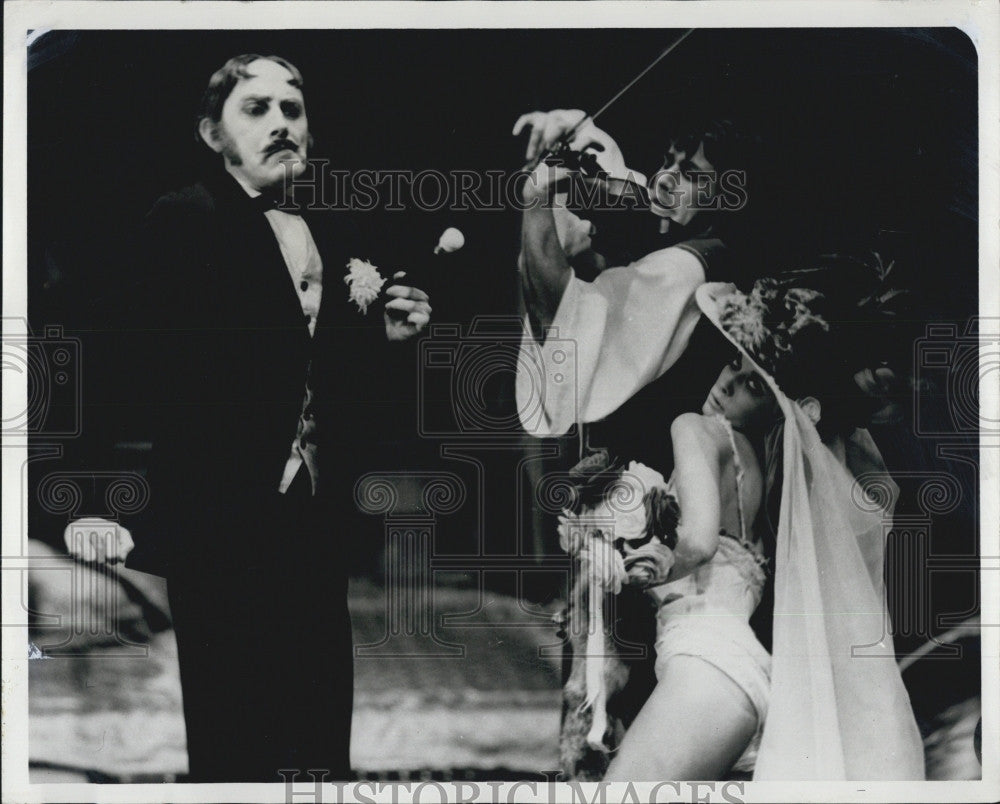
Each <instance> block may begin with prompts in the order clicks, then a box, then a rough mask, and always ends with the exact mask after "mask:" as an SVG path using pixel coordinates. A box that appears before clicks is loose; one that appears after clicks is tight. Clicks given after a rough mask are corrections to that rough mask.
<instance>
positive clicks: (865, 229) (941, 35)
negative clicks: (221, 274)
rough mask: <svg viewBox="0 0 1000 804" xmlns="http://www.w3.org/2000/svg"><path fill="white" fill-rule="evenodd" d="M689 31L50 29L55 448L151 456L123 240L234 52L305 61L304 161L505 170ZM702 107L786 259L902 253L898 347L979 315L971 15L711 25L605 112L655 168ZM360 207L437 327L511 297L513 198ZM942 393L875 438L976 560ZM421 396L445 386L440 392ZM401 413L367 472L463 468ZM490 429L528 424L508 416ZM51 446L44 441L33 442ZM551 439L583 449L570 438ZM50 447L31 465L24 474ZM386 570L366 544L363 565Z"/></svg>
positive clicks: (498, 381) (48, 186) (640, 161)
mask: <svg viewBox="0 0 1000 804" xmlns="http://www.w3.org/2000/svg"><path fill="white" fill-rule="evenodd" d="M679 33H680V31H670V30H571V31H570V30H567V31H562V30H530V31H524V30H465V31H401V30H391V31H385V30H375V31H266V32H257V31H246V32H223V31H220V32H203V31H177V32H160V31H116V32H100V31H95V32H54V33H49V34H46V35H44V36H42V37H41V38H40V39H39V40H38V41H37V42H36V43H35V44H34V45H33V46H32V48H31V51H30V53H29V68H30V72H29V80H28V154H27V159H28V260H29V262H28V271H29V277H28V280H29V297H28V303H29V319H30V322H31V325H32V327H33V329H34V331H35V332H41V331H42V329H43V327H44V326H46V325H50V324H59V325H62V326H63V327H64V331H65V332H66V334H68V335H71V336H73V337H79V338H80V339H81V341H82V350H83V351H82V365H81V367H80V376H81V378H82V381H83V404H84V407H83V432H82V435H81V436H80V437H79V438H75V439H70V440H64V441H60V442H59V443H61V444H62V445H63V447H64V457H63V460H62V463H63V465H65V466H78V467H80V468H83V469H93V468H95V467H96V468H101V469H108V468H138V469H140V470H141V469H142V468H143V465H144V455H145V452H144V449H143V447H142V444H143V442H144V440H147V439H148V431H147V424H146V423H144V422H142V421H141V420H139V419H138V418H137V417H136V416H135V415H134V411H133V409H132V408H131V407H130V406H129V404H128V398H129V396H128V393H127V392H126V391H127V388H126V387H123V386H127V385H128V384H130V383H132V382H143V381H145V382H152V383H154V384H155V381H156V367H155V366H148V367H145V369H144V370H143V371H142V372H141V373H142V375H143V376H141V377H137V376H135V375H131V376H130V377H123V376H122V374H123V373H122V370H121V367H122V366H123V365H134V364H135V363H136V361H137V357H140V358H141V356H136V355H135V354H132V353H130V344H129V342H128V338H127V337H125V336H124V335H123V334H122V333H121V331H120V330H119V328H118V327H117V325H116V322H118V321H120V320H121V316H122V314H123V312H127V309H128V305H129V292H130V289H131V288H132V286H133V285H134V284H135V283H136V281H137V277H140V276H141V273H142V271H143V266H142V265H141V264H137V263H136V262H135V261H134V260H133V259H132V255H131V253H130V249H129V237H130V234H129V233H130V232H133V231H134V230H135V229H136V228H137V227H138V226H139V225H140V223H141V221H142V218H143V215H144V214H145V213H146V211H147V210H148V209H149V208H150V207H151V205H152V203H153V202H154V200H155V199H156V198H157V197H158V196H159V195H161V194H163V193H164V192H166V191H169V190H173V189H177V188H179V187H182V186H184V185H186V184H189V183H191V182H192V181H194V180H196V178H197V176H198V172H199V168H200V166H201V165H203V164H204V160H206V159H208V158H210V157H214V158H216V159H217V158H218V157H215V156H214V155H213V154H209V153H208V151H207V149H206V148H205V147H204V146H203V145H202V144H201V143H200V142H197V141H196V140H195V120H194V114H195V110H196V107H197V104H198V100H199V98H200V95H201V92H202V90H203V88H204V86H205V84H206V83H207V80H208V77H209V76H210V75H211V73H212V72H213V71H214V70H215V69H217V68H218V67H220V66H221V65H222V64H223V63H224V62H225V60H226V59H227V58H229V57H230V56H233V55H236V54H238V53H244V52H256V53H260V54H264V55H267V54H278V55H282V56H284V57H286V58H288V59H289V60H290V61H292V62H293V63H294V64H296V65H297V66H298V67H299V68H300V69H301V71H302V73H303V75H304V77H305V86H304V92H305V97H306V105H307V112H308V115H309V122H310V130H311V132H312V134H313V135H314V137H315V146H314V148H313V151H312V155H314V156H325V157H328V158H329V159H330V160H331V161H332V163H333V164H334V166H336V167H338V168H342V169H359V168H367V169H373V170H387V169H410V170H420V169H425V168H434V169H439V170H449V169H470V170H480V171H485V170H506V171H512V170H515V169H516V168H517V167H518V166H519V165H520V163H521V161H522V156H523V148H524V140H523V138H522V139H520V140H515V139H514V138H513V137H511V136H510V131H511V127H512V125H513V123H514V121H515V120H516V119H517V117H518V116H519V115H520V114H521V113H523V112H526V111H530V110H534V109H551V108H582V109H585V110H588V111H594V110H596V109H597V108H599V107H600V106H601V105H602V104H603V103H604V101H605V100H607V99H608V98H609V97H610V96H611V95H613V94H614V93H615V92H616V91H617V90H618V89H619V88H621V86H623V85H624V84H625V83H626V82H627V81H628V80H629V79H631V78H632V76H634V75H635V74H636V73H638V72H639V70H641V69H642V68H643V67H644V66H645V65H646V64H647V63H648V62H650V61H651V60H652V59H653V58H654V57H655V56H656V55H657V54H658V53H659V52H660V51H661V50H662V49H663V48H664V47H665V46H666V45H667V44H668V43H669V42H670V41H672V40H673V39H674V38H675V37H676V36H677V35H678V34H679ZM704 108H710V109H713V110H717V113H718V114H719V116H728V117H732V118H734V119H736V120H738V121H740V123H741V125H742V126H743V127H745V128H747V129H748V130H753V131H757V132H759V133H760V134H761V136H762V138H763V140H764V142H765V144H766V147H767V151H768V157H769V158H768V160H767V166H768V167H767V175H766V177H765V178H766V184H767V186H768V187H769V188H770V190H769V195H768V196H767V207H766V224H767V230H766V231H767V241H768V243H770V244H771V245H774V246H775V249H774V253H775V254H776V255H778V254H781V255H784V254H787V255H790V256H788V257H787V259H789V260H802V259H807V257H808V255H809V254H812V253H820V252H823V251H829V250H867V249H872V248H874V249H876V250H879V251H880V253H882V254H883V257H885V258H886V259H887V261H888V259H896V260H897V263H898V271H897V277H898V281H901V282H903V283H905V284H907V285H908V286H910V287H911V288H913V289H914V290H915V291H916V292H917V296H918V298H919V299H920V300H922V305H923V306H922V307H921V308H919V309H920V313H919V314H918V315H915V316H914V318H913V320H912V321H909V322H906V323H908V324H909V325H910V328H911V330H912V333H911V335H910V341H909V344H911V345H912V343H913V338H915V337H917V336H919V335H920V334H922V333H923V329H924V326H925V324H926V323H927V322H928V321H932V320H939V321H945V322H957V325H958V327H959V329H960V331H962V330H964V327H965V322H966V321H967V319H968V318H969V317H970V316H972V315H975V313H976V311H977V308H978V297H977V277H978V273H977V271H978V268H977V226H978V223H977V198H978V154H977V143H978V120H977V67H976V54H975V51H974V48H973V46H972V44H971V43H970V42H969V40H968V39H967V37H965V35H964V34H962V33H961V32H959V31H957V30H954V29H921V30H862V29H842V30H797V29H781V30H770V29H762V30H700V31H697V32H695V34H694V35H692V36H691V37H690V38H689V39H688V40H686V41H685V42H684V43H683V44H682V45H681V46H680V47H679V48H678V49H677V50H676V51H675V52H674V53H672V54H671V55H670V56H669V57H668V58H667V59H666V60H665V61H664V62H662V63H661V64H660V65H658V66H657V67H656V68H655V69H654V70H653V71H652V72H651V73H650V74H649V75H648V76H646V78H644V79H643V80H642V81H641V82H640V83H639V84H638V85H637V86H636V87H634V88H633V89H632V90H631V91H630V92H629V93H628V94H626V95H625V96H624V97H623V98H622V99H621V100H620V101H618V102H617V103H616V104H615V105H614V106H613V107H612V108H611V109H610V110H609V111H608V112H607V113H606V114H604V115H603V116H602V117H601V118H600V120H599V121H598V124H599V125H600V126H601V127H602V128H605V129H606V130H607V131H609V132H610V133H612V134H613V135H614V136H615V137H616V139H617V140H618V142H619V144H620V145H621V146H622V149H623V151H624V152H625V154H626V157H627V159H628V161H629V164H630V165H632V166H634V167H636V168H638V169H641V170H645V171H647V172H652V171H653V170H655V169H656V168H657V167H658V166H659V164H660V159H661V156H662V153H663V146H664V142H663V137H664V132H665V131H666V130H667V129H668V128H670V127H671V123H674V124H676V120H677V119H678V118H683V117H685V116H686V115H690V114H691V113H692V112H693V111H697V110H699V109H704ZM758 211H759V210H758ZM365 217H366V218H367V221H366V223H367V224H369V225H370V226H371V228H372V229H373V231H376V232H384V233H385V234H384V235H383V237H384V238H385V239H386V240H388V241H389V242H390V245H391V246H392V247H393V248H394V249H395V253H396V254H397V255H398V259H399V267H406V266H408V265H410V264H411V263H412V264H413V265H419V266H422V269H423V272H424V273H423V274H422V275H421V278H422V280H423V281H424V284H426V285H427V286H428V287H429V289H430V290H431V292H432V295H433V302H434V308H435V313H434V320H435V322H436V323H446V322H459V323H461V324H462V325H463V326H468V324H469V323H470V322H471V321H472V319H473V318H474V317H475V316H479V315H484V314H485V315H510V314H512V313H514V312H515V311H516V296H515V290H516V287H515V284H514V274H513V268H514V260H515V257H516V253H517V247H518V243H517V236H518V216H517V212H516V211H515V210H511V209H507V210H502V211H489V212H478V213H476V212H454V213H452V212H448V211H447V210H444V211H439V212H433V213H427V212H420V211H417V210H414V209H410V210H408V211H406V212H401V213H400V212H395V213H390V212H385V211H382V210H375V211H372V212H371V213H368V214H367V215H366V216H365ZM448 225H455V226H458V227H459V228H460V229H461V230H462V231H463V232H464V233H465V236H466V239H467V246H466V247H465V249H463V250H462V251H461V252H459V253H458V254H456V255H453V257H450V258H448V260H447V261H445V262H442V261H440V260H439V261H438V263H437V264H436V265H433V264H431V265H425V263H427V262H428V261H427V259H426V255H427V254H428V253H429V251H430V249H431V248H432V246H433V245H434V243H435V242H436V240H437V237H438V234H439V233H440V232H441V230H442V229H443V228H444V227H445V226H448ZM779 247H780V248H779ZM766 253H768V254H770V253H771V252H770V251H768V252H766ZM774 259H785V257H780V258H779V257H775V258H774ZM773 267H774V268H775V269H780V268H784V267H789V266H788V265H774V266H773ZM192 292H194V293H196V292H197V289H196V288H193V289H192ZM363 358H364V356H359V359H363ZM511 379H512V373H511V371H510V367H509V366H508V367H506V368H505V367H502V366H501V367H500V368H499V369H498V370H497V372H496V373H495V375H493V376H491V377H489V378H488V382H487V384H486V395H487V398H488V399H489V403H488V404H489V405H490V406H491V410H493V411H494V412H496V414H497V418H498V420H499V419H502V418H503V415H504V414H505V413H506V414H509V413H510V411H511V409H512V407H511V406H512V401H511V394H512V384H511ZM932 390H935V387H933V386H932ZM947 394H948V387H947V381H946V380H941V381H940V383H939V385H938V386H936V391H935V393H932V394H931V395H930V396H929V397H928V398H929V400H930V401H929V402H928V401H926V400H925V404H928V405H930V410H931V415H933V416H934V417H937V420H938V421H939V422H940V423H941V428H939V429H943V430H945V431H948V432H949V433H950V434H949V435H947V436H946V437H940V438H937V439H934V438H915V437H914V436H913V435H912V433H913V428H912V424H911V422H910V421H909V420H907V421H906V422H905V423H904V424H903V425H901V426H897V427H895V428H892V427H890V428H886V429H885V430H884V432H883V433H881V436H882V441H881V442H880V443H882V444H883V447H884V449H885V451H886V455H887V458H888V460H889V463H890V467H891V468H895V469H906V470H908V471H947V472H950V473H952V474H953V475H954V476H955V477H958V478H959V479H960V481H961V483H962V486H963V490H964V492H965V494H964V498H963V502H962V504H961V505H960V506H959V507H958V508H957V509H956V510H955V511H953V512H951V514H950V515H948V516H946V517H939V518H938V520H936V521H935V532H934V540H935V541H934V543H935V545H936V549H938V550H939V551H943V552H951V553H955V554H965V555H968V554H975V552H976V549H977V543H978V538H977V525H976V514H975V512H976V510H977V508H978V497H977V492H976V485H977V483H978V479H977V478H976V477H975V473H974V471H973V470H972V469H970V468H969V465H965V464H961V465H960V464H957V463H950V462H948V461H946V460H944V459H941V458H939V457H937V453H936V450H937V447H938V445H939V444H940V443H944V442H947V443H949V444H951V443H967V444H971V443H973V441H974V434H972V433H964V434H963V433H961V432H959V431H958V430H956V428H955V427H954V426H952V425H951V424H949V419H948V416H949V400H948V396H947ZM432 401H433V402H434V403H435V404H438V405H444V406H447V405H448V403H449V400H448V398H447V393H446V392H442V395H440V396H438V397H437V398H436V399H435V400H432ZM411 411H412V408H411ZM410 416H412V412H411V413H404V414H401V416H400V417H399V418H398V419H397V420H395V421H393V422H391V423H388V426H387V427H386V428H385V429H384V431H383V435H382V437H381V438H380V439H379V440H378V441H377V443H373V446H372V453H371V455H369V456H366V458H365V460H366V461H367V464H366V465H370V466H382V467H386V466H388V467H391V468H403V469H424V470H427V469H436V468H446V469H448V470H450V471H453V470H454V462H449V461H446V460H444V459H442V458H441V457H440V448H441V446H442V445H443V444H445V443H448V439H447V438H437V439H435V438H417V437H416V436H415V435H414V432H415V427H414V422H413V420H412V418H409V417H410ZM664 426H666V424H665V425H664ZM949 428H950V430H949ZM499 429H500V430H503V431H505V432H509V434H510V435H511V437H512V438H516V437H517V433H516V428H510V427H506V428H505V427H500V428H499ZM951 431H954V432H951ZM45 442H46V439H45V438H44V437H41V436H39V437H38V438H36V439H35V445H36V446H38V445H42V444H44V443H45ZM116 444H117V445H118V446H117V448H116V447H115V445H116ZM562 447H563V454H564V455H565V456H570V455H571V452H572V449H571V446H570V445H567V444H566V443H565V442H564V443H563V444H562ZM361 465H362V459H361V458H359V467H360V466H361ZM54 466H55V464H54V463H53V462H52V461H44V462H42V463H39V464H35V467H36V468H35V469H34V471H33V482H37V481H38V478H39V477H40V476H41V475H42V474H43V473H44V472H48V471H50V470H51V469H52V468H54ZM489 483H492V481H491V480H488V484H489ZM508 485H509V484H505V483H498V484H497V487H496V488H495V489H493V488H492V487H491V486H490V485H487V488H486V493H487V497H488V499H489V501H490V505H491V506H493V510H494V511H496V510H502V509H503V508H505V507H506V506H507V503H508V502H509V501H510V500H511V497H512V495H513V491H512V490H511V489H510V488H508ZM32 497H33V502H34V495H32ZM468 507H469V506H467V508H468ZM510 507H511V510H512V509H513V506H512V502H511V505H510ZM31 515H32V523H33V530H32V535H33V536H35V537H37V538H41V539H44V540H46V541H50V542H52V543H55V542H57V541H58V540H59V535H60V534H61V530H62V526H63V525H64V524H65V522H64V521H62V522H57V521H55V519H54V518H52V517H47V516H46V515H44V514H43V513H42V512H41V511H40V509H38V507H37V505H36V506H35V507H34V508H33V510H32V514H31ZM463 516H465V518H464V519H463ZM475 519H476V518H475V516H474V513H473V512H470V511H466V512H465V514H464V515H463V514H462V513H459V514H458V515H456V516H455V517H453V521H452V522H451V524H450V526H449V527H448V528H444V529H443V532H444V535H443V536H442V538H443V539H444V541H445V543H447V545H450V546H451V548H452V549H460V548H462V547H463V545H465V544H467V542H468V541H469V539H470V538H474V537H470V535H469V534H470V533H472V532H474V530H475V527H474V526H475ZM507 524H508V523H507V522H506V521H505V523H504V524H503V525H502V526H497V527H496V528H494V531H493V532H492V533H491V532H490V527H489V525H487V528H486V531H485V532H484V533H483V534H480V535H482V536H483V538H485V539H486V540H487V542H489V541H490V540H491V539H494V540H496V541H497V543H498V544H500V543H503V544H506V543H507V542H508V541H509V540H510V534H509V530H508V529H507ZM501 531H502V532H501ZM550 535H551V534H550ZM542 541H551V539H548V538H545V539H543V540H542ZM375 564H377V561H375V560H374V559H370V560H369V561H368V562H366V564H365V566H367V567H368V569H369V570H370V569H371V568H372V567H374V566H375ZM942 594H943V595H944V597H945V598H947V600H945V599H944V598H942V599H941V608H940V609H939V610H950V611H958V610H962V609H963V608H966V607H968V606H969V605H972V606H973V607H974V605H975V600H971V601H970V595H972V597H974V592H973V591H971V587H970V584H969V579H968V577H963V578H962V579H961V584H960V588H959V585H958V584H957V582H956V585H955V588H954V589H946V590H945V591H944V593H942ZM948 606H950V607H951V608H946V607H948ZM915 638H916V637H914V639H915ZM904 641H905V640H904Z"/></svg>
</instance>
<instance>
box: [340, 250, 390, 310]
mask: <svg viewBox="0 0 1000 804" xmlns="http://www.w3.org/2000/svg"><path fill="white" fill-rule="evenodd" d="M347 268H348V271H349V273H348V274H347V276H345V277H344V282H345V283H346V284H347V285H348V287H349V288H350V293H349V294H348V300H349V301H352V302H354V303H355V304H356V305H358V310H360V311H361V313H362V314H364V313H367V312H368V305H369V304H371V303H372V302H373V301H375V299H377V298H378V294H379V293H380V292H381V290H382V286H383V285H384V284H385V277H383V276H382V274H380V273H379V272H378V268H376V267H375V266H374V265H372V264H371V263H370V262H365V261H364V260H359V259H358V258H357V257H352V258H351V261H350V262H349V263H347Z"/></svg>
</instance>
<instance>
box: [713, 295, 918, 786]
mask: <svg viewBox="0 0 1000 804" xmlns="http://www.w3.org/2000/svg"><path fill="white" fill-rule="evenodd" d="M735 291H736V287H735V286H734V285H730V284H725V283H707V284H705V285H702V286H701V287H700V288H698V291H697V292H696V294H695V295H696V299H697V302H698V306H699V307H700V308H701V310H702V312H703V313H704V314H705V315H706V316H707V317H708V318H709V319H710V320H711V321H712V323H713V324H715V326H716V327H717V328H718V329H719V331H720V332H721V333H722V334H723V335H725V336H726V338H727V339H729V341H730V342H731V343H733V345H735V346H736V347H737V348H738V349H739V350H740V351H741V352H742V353H743V354H745V355H746V356H747V357H748V358H749V359H750V360H751V361H753V362H754V365H755V366H757V368H758V371H759V372H760V374H761V376H763V377H764V379H765V380H766V381H767V383H768V385H769V386H770V388H771V390H772V391H773V392H774V395H775V397H776V398H777V400H778V403H779V405H780V406H781V411H782V414H783V415H784V425H783V429H784V432H783V435H782V449H783V455H782V487H781V508H780V513H779V516H778V525H777V534H776V547H775V559H774V635H773V644H772V660H771V697H770V702H769V705H768V713H767V720H766V722H765V723H764V731H763V734H762V736H761V744H760V749H759V751H758V754H757V762H756V766H755V770H754V776H753V778H754V780H755V781H760V780H781V781H793V780H813V781H835V780H848V779H852V780H853V779H857V780H922V779H923V778H924V775H925V774H924V751H923V743H922V740H921V737H920V732H919V730H918V728H917V724H916V720H915V718H914V716H913V709H912V707H911V706H910V698H909V695H908V693H907V691H906V688H905V687H904V686H903V679H902V676H901V675H900V671H899V667H898V665H897V663H896V657H895V652H894V650H893V645H892V634H891V626H890V622H889V614H888V609H887V607H886V601H885V588H884V585H885V584H884V578H883V574H882V573H883V568H884V559H885V538H886V535H887V533H888V530H889V528H890V527H891V521H892V513H893V507H894V505H895V500H896V497H897V495H898V488H897V487H896V484H895V483H894V482H893V481H892V479H891V478H890V477H889V474H888V472H887V471H886V468H885V463H884V461H883V460H882V456H881V454H880V453H879V451H878V448H877V447H876V446H875V442H874V441H873V440H872V438H871V436H870V435H869V434H868V432H867V431H866V430H855V431H854V433H853V435H852V436H851V438H850V439H848V441H847V442H846V443H844V444H842V445H841V446H843V447H844V448H843V449H842V450H838V452H839V453H840V457H838V455H837V454H835V453H834V451H833V450H831V449H830V448H829V447H827V446H826V445H825V444H824V443H823V442H822V440H821V439H820V436H819V433H818V432H817V431H816V427H815V425H814V423H813V421H812V419H810V418H809V416H808V414H807V413H806V412H805V411H804V410H803V409H802V407H801V406H800V405H799V404H798V403H797V402H795V401H793V400H791V399H789V398H788V397H787V396H786V395H785V393H784V392H783V391H782V390H781V389H780V388H779V387H778V385H777V383H776V382H775V380H774V378H773V377H772V376H771V375H770V374H769V373H768V372H767V371H765V370H763V369H762V368H760V366H759V364H758V363H757V362H756V361H755V360H754V357H753V355H751V354H750V353H748V352H747V350H746V349H744V347H743V346H742V344H741V343H740V342H739V341H738V340H736V339H735V338H734V337H733V336H732V335H731V334H730V333H728V332H727V331H726V329H725V328H724V327H723V326H722V325H721V322H720V314H719V306H718V305H719V301H720V299H722V298H724V297H726V296H727V295H729V294H732V293H734V292H735ZM872 472H874V473H875V475H874V476H875V477H877V478H879V486H878V487H877V488H874V489H873V490H872V491H873V492H874V493H871V494H869V493H868V492H866V491H865V490H863V489H860V488H859V487H858V486H857V484H856V481H855V477H856V476H858V475H860V474H869V473H872ZM869 476H872V475H870V474H869Z"/></svg>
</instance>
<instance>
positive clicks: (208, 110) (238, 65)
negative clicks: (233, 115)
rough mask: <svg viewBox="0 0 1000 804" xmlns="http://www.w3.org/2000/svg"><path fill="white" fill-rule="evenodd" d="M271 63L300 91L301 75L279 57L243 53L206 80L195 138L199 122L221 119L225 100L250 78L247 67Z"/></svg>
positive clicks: (295, 68)
mask: <svg viewBox="0 0 1000 804" xmlns="http://www.w3.org/2000/svg"><path fill="white" fill-rule="evenodd" d="M262 60H263V61H273V62H274V63H275V64H280V65H281V66H282V67H284V68H285V69H286V70H288V72H290V73H291V74H292V77H291V78H290V79H288V83H289V84H291V85H292V86H293V87H296V88H297V89H302V73H300V72H299V70H298V68H297V67H296V66H295V65H294V64H292V63H291V62H289V61H288V60H287V59H283V58H281V56H260V55H258V54H256V53H244V54H243V55H242V56H233V58H231V59H230V60H229V61H227V62H226V63H225V64H223V65H222V67H220V68H219V69H218V70H216V71H215V72H214V73H212V77H211V78H209V79H208V86H207V87H206V88H205V93H204V94H203V95H202V96H201V103H200V104H199V106H198V114H197V117H196V118H195V136H196V137H197V138H198V139H199V140H200V139H201V137H200V135H199V134H198V132H197V129H198V127H199V126H200V125H201V121H202V120H205V119H208V120H211V121H212V122H213V123H218V122H219V120H221V119H222V107H223V106H224V105H225V103H226V98H228V97H229V96H230V94H232V91H233V87H235V86H236V85H237V84H238V83H239V82H240V81H241V80H243V79H244V78H250V77H251V73H249V72H248V71H247V66H248V65H249V64H252V63H253V62H255V61H262Z"/></svg>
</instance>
